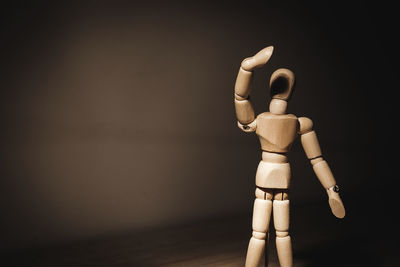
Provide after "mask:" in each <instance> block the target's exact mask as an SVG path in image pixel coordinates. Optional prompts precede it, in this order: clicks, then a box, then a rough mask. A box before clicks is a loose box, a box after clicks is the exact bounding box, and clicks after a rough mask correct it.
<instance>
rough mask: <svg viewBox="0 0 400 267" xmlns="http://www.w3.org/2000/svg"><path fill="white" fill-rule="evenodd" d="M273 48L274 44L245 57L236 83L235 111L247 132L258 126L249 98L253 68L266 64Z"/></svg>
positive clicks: (240, 125) (239, 122) (242, 127)
mask: <svg viewBox="0 0 400 267" xmlns="http://www.w3.org/2000/svg"><path fill="white" fill-rule="evenodd" d="M273 50H274V48H273V47H272V46H268V47H266V48H264V49H262V50H261V51H260V52H258V53H257V54H256V55H254V56H253V57H249V58H246V59H244V60H243V61H242V64H241V66H240V69H239V73H238V75H237V78H236V83H235V111H236V118H237V120H238V126H239V128H240V129H241V130H243V131H245V132H254V131H255V130H256V127H257V126H256V120H255V115H254V109H253V106H252V104H251V102H250V99H249V95H250V90H251V79H252V76H253V70H254V69H256V68H258V67H261V66H263V65H265V64H266V63H267V62H268V60H269V59H270V57H271V55H272V52H273Z"/></svg>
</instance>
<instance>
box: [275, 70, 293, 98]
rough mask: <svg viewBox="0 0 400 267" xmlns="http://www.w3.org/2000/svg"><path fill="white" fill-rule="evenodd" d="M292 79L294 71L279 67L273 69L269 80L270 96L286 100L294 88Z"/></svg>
mask: <svg viewBox="0 0 400 267" xmlns="http://www.w3.org/2000/svg"><path fill="white" fill-rule="evenodd" d="M294 80H295V78H294V73H293V72H292V71H291V70H289V69H285V68H281V69H277V70H276V71H274V72H273V73H272V75H271V79H270V82H269V87H270V89H271V97H272V98H275V99H282V100H288V99H289V98H290V96H291V94H292V91H293V88H294Z"/></svg>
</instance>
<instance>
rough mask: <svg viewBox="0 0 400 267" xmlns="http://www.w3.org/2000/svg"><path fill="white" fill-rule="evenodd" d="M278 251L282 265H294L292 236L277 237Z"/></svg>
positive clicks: (283, 266) (287, 266)
mask: <svg viewBox="0 0 400 267" xmlns="http://www.w3.org/2000/svg"><path fill="white" fill-rule="evenodd" d="M276 251H277V254H278V259H279V264H280V265H281V267H292V266H293V255H292V241H291V238H290V236H285V237H277V238H276Z"/></svg>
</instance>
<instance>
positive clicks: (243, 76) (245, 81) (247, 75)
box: [235, 67, 253, 98]
mask: <svg viewBox="0 0 400 267" xmlns="http://www.w3.org/2000/svg"><path fill="white" fill-rule="evenodd" d="M252 76H253V73H252V72H251V71H247V70H244V69H243V68H242V67H240V69H239V73H238V76H237V78H236V83H235V94H237V95H239V96H241V97H243V98H247V97H248V96H249V94H250V90H251V79H252Z"/></svg>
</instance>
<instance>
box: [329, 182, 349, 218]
mask: <svg viewBox="0 0 400 267" xmlns="http://www.w3.org/2000/svg"><path fill="white" fill-rule="evenodd" d="M333 188H334V187H330V188H329V189H328V190H327V192H328V197H329V206H330V207H331V210H332V213H333V215H335V216H336V217H338V218H339V219H342V218H344V216H345V215H346V210H345V209H344V205H343V202H342V199H341V198H340V196H339V194H338V193H337V192H335V191H334V189H333Z"/></svg>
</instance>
